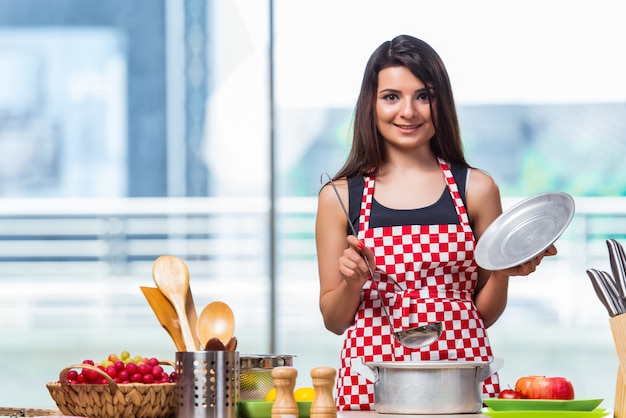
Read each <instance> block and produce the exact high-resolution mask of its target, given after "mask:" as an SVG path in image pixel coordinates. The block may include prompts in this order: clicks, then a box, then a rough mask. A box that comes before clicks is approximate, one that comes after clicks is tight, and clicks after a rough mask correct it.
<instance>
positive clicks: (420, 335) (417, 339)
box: [320, 173, 443, 348]
mask: <svg viewBox="0 0 626 418" xmlns="http://www.w3.org/2000/svg"><path fill="white" fill-rule="evenodd" d="M324 176H327V177H328V182H329V183H330V185H331V186H332V188H333V190H334V191H335V194H336V195H337V200H339V204H340V205H341V208H342V209H343V213H344V214H345V215H346V219H347V220H348V225H350V229H351V230H352V234H353V235H354V236H357V233H356V231H355V229H354V225H352V221H350V215H349V214H348V210H347V209H346V206H345V205H344V203H343V199H341V195H340V194H339V190H337V186H335V182H334V181H333V179H332V178H331V177H330V175H329V174H328V173H322V175H321V177H320V182H322V181H323V177H324ZM361 256H362V257H363V259H364V260H365V263H366V264H367V268H368V270H369V272H370V276H371V277H372V280H376V279H375V276H374V272H373V271H372V268H371V267H370V264H369V261H368V259H367V257H366V256H365V254H363V252H361ZM389 279H390V280H392V281H393V283H394V285H396V287H398V288H399V289H400V290H402V288H401V287H400V285H399V284H398V283H397V282H396V281H395V280H393V279H392V278H391V277H389ZM376 294H377V295H378V299H379V300H380V304H381V306H382V308H383V312H384V314H385V316H386V317H387V321H388V322H389V326H390V327H391V331H392V332H393V335H394V337H395V338H396V340H398V342H399V343H400V344H402V345H403V346H405V347H407V348H420V347H425V346H427V345H430V344H432V343H434V342H435V341H437V339H438V338H439V336H440V335H441V332H442V331H443V324H442V323H441V322H436V323H434V324H426V325H422V326H419V327H415V328H409V329H405V330H401V331H396V330H395V329H394V327H393V320H392V319H391V317H390V316H389V312H388V311H387V306H386V305H385V301H384V300H383V298H382V296H381V295H380V292H376Z"/></svg>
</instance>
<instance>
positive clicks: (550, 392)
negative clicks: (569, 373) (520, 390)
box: [526, 376, 574, 400]
mask: <svg viewBox="0 0 626 418" xmlns="http://www.w3.org/2000/svg"><path fill="white" fill-rule="evenodd" d="M526 395H527V396H528V397H529V398H530V399H560V400H571V399H574V386H573V385H572V382H570V381H569V380H568V379H566V378H565V377H560V376H558V377H536V378H534V379H532V382H531V384H530V387H529V388H528V393H527V394H526Z"/></svg>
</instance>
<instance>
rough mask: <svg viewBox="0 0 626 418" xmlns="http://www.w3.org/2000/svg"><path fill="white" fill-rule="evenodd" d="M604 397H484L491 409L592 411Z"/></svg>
mask: <svg viewBox="0 0 626 418" xmlns="http://www.w3.org/2000/svg"><path fill="white" fill-rule="evenodd" d="M603 400H604V399H573V400H571V401H562V400H558V399H497V398H485V399H483V403H484V404H485V405H487V406H488V407H489V409H491V410H492V411H593V410H594V409H596V408H597V407H598V405H600V404H601V403H602V401H603Z"/></svg>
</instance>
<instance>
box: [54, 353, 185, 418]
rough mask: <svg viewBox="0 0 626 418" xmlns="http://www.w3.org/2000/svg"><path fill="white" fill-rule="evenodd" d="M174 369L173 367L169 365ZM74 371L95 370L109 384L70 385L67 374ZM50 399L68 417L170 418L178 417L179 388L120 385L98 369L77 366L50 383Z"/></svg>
mask: <svg viewBox="0 0 626 418" xmlns="http://www.w3.org/2000/svg"><path fill="white" fill-rule="evenodd" d="M164 364H168V365H170V366H172V367H173V364H172V363H169V362H166V363H164ZM72 369H88V370H94V371H96V372H98V373H100V374H101V375H102V376H104V377H105V378H106V380H107V382H108V384H102V385H90V384H87V385H85V384H69V383H67V374H68V372H69V371H70V370H72ZM46 387H47V388H48V391H49V392H50V396H52V399H54V401H55V402H56V404H57V407H58V408H59V410H60V411H61V412H62V413H64V414H66V415H74V416H80V417H88V418H119V417H135V418H170V417H174V416H175V415H176V408H177V399H176V384H174V383H158V384H150V385H149V384H143V383H132V384H123V385H122V384H120V385H118V384H117V383H115V381H114V380H113V379H111V377H110V376H109V375H107V374H106V373H105V372H104V371H102V370H100V369H99V368H97V367H94V366H91V365H88V364H75V365H72V366H69V367H66V368H65V369H63V370H61V373H60V374H59V382H54V383H52V382H51V383H47V384H46Z"/></svg>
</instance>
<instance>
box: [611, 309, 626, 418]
mask: <svg viewBox="0 0 626 418" xmlns="http://www.w3.org/2000/svg"><path fill="white" fill-rule="evenodd" d="M609 323H610V325H611V332H612V333H613V341H614V342H615V350H616V351H617V358H618V360H619V368H618V370H617V379H616V382H615V405H614V406H613V416H614V418H626V314H622V315H617V316H614V317H612V318H610V319H609Z"/></svg>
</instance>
